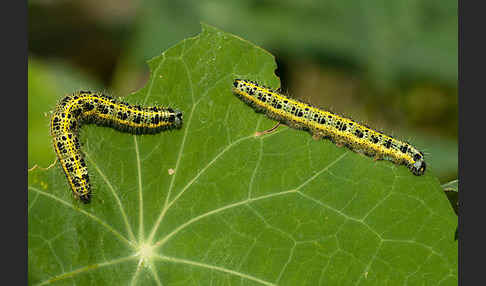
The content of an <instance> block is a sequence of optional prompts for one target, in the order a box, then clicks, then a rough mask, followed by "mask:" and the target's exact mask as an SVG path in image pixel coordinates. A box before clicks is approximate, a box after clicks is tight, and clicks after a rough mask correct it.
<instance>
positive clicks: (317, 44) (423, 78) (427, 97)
mask: <svg viewBox="0 0 486 286" xmlns="http://www.w3.org/2000/svg"><path fill="white" fill-rule="evenodd" d="M28 5H29V24H28V25H29V65H28V77H29V78H28V90H29V91H28V92H29V93H28V94H29V101H28V125H29V131H28V132H29V133H28V134H29V137H28V141H29V142H28V167H29V168H30V167H32V166H34V165H35V164H37V165H39V166H42V167H46V166H47V165H49V164H50V163H51V162H52V161H53V160H54V159H55V154H54V152H53V150H52V147H51V146H50V145H51V143H50V137H49V131H48V116H49V114H48V111H49V110H52V108H53V107H54V105H55V103H56V101H57V100H58V99H59V98H60V97H61V96H63V95H64V94H66V93H70V92H73V91H75V90H79V89H93V90H103V91H106V92H108V93H111V94H112V95H115V96H124V95H127V94H129V93H131V92H133V91H136V90H137V89H139V88H141V87H142V86H144V85H145V83H146V81H147V80H148V78H149V70H148V66H147V65H146V63H145V62H146V61H147V60H148V59H150V58H152V57H154V56H157V55H159V54H160V53H162V52H163V51H164V50H166V49H167V48H169V47H170V46H173V45H175V44H176V43H178V42H179V41H181V40H183V39H184V38H187V37H192V36H194V35H196V34H198V33H199V32H200V22H201V21H202V22H205V23H207V24H210V25H214V26H216V27H218V28H220V29H222V30H225V31H227V32H230V33H233V34H236V35H238V36H240V37H242V38H245V39H247V40H249V41H251V42H253V43H255V44H256V45H259V46H261V47H263V48H265V49H266V50H268V51H269V52H271V53H272V54H274V55H275V57H276V60H277V63H278V66H279V68H278V70H277V71H276V73H277V75H279V76H280V78H281V82H282V87H283V89H284V91H286V92H288V93H289V94H290V95H291V96H293V97H297V98H301V99H304V100H306V101H308V102H311V103H313V104H314V105H317V106H320V107H323V108H327V109H331V110H332V111H334V112H336V113H339V114H343V115H346V116H349V117H352V118H353V119H355V120H357V121H360V122H363V123H366V124H368V125H370V126H373V127H376V128H378V129H381V130H383V131H385V132H386V133H389V134H392V135H394V136H396V137H397V138H399V139H405V140H408V141H409V142H411V143H413V144H414V145H416V146H417V147H418V148H419V149H421V150H423V151H424V152H425V154H426V158H427V161H428V166H430V168H429V170H430V172H432V173H433V174H434V175H436V176H437V177H438V178H439V180H440V181H441V182H442V183H444V182H447V181H450V180H453V179H455V178H457V167H458V165H457V164H458V156H457V153H458V144H457V134H458V115H457V114H458V110H457V79H458V66H457V63H458V56H457V54H458V42H457V39H458V31H457V27H458V22H457V21H458V19H457V1H452V0H440V1H438V0H428V1H418V0H410V1H386V0H368V1H342V0H322V1H317V0H294V1H291V0H279V1H274V0H249V1H246V0H213V1H196V0H187V1H161V0H157V1H155V0H145V1H144V0H133V1H132V0H96V1H95V0H78V1H69V0H31V1H29V2H28Z"/></svg>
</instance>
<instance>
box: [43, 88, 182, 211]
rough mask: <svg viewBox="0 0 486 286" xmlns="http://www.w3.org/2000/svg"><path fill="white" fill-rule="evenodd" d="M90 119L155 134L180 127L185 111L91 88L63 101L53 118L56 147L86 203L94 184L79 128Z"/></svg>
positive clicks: (76, 193) (75, 192)
mask: <svg viewBox="0 0 486 286" xmlns="http://www.w3.org/2000/svg"><path fill="white" fill-rule="evenodd" d="M90 123H92V124H96V125H99V126H106V127H111V128H114V129H115V130H118V131H121V132H127V133H131V134H155V133H158V132H161V131H163V130H168V129H173V128H180V127H181V126H182V112H180V111H178V110H173V109H171V108H163V107H158V106H151V107H141V106H138V105H129V104H128V103H125V102H122V101H119V100H117V99H115V98H112V97H110V96H107V95H104V94H102V93H96V92H91V91H79V92H75V93H73V94H70V95H67V96H65V97H64V98H63V99H62V100H61V101H59V103H58V104H57V105H56V107H55V110H54V112H53V113H52V116H51V120H50V132H51V136H52V141H53V145H54V150H55V152H56V154H57V158H58V159H59V161H60V163H61V167H62V169H63V171H64V174H65V175H66V178H67V180H68V183H69V185H70V187H71V190H72V192H73V195H74V197H75V198H76V199H80V200H81V201H82V202H83V203H89V202H90V199H91V185H90V181H89V175H88V169H87V167H86V162H85V160H84V157H83V154H82V152H81V148H80V143H79V138H78V134H79V132H78V130H79V128H80V127H81V126H82V125H83V124H90Z"/></svg>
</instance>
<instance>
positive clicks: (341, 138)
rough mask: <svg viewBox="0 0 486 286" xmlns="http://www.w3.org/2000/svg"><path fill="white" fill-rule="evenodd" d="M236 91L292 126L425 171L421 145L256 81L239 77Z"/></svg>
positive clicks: (416, 169) (374, 156) (243, 98)
mask: <svg viewBox="0 0 486 286" xmlns="http://www.w3.org/2000/svg"><path fill="white" fill-rule="evenodd" d="M233 92H234V93H235V94H236V95H237V96H238V97H239V98H240V99H242V100H243V101H244V102H246V103H247V104H248V105H250V106H251V107H253V108H254V109H255V111H256V112H261V113H265V114H266V115H267V116H268V117H269V118H271V119H274V120H277V121H279V122H281V123H284V124H287V125H288V126H290V127H292V128H296V129H303V130H307V131H309V132H310V133H311V134H312V135H313V136H315V137H318V138H329V139H331V140H332V141H333V142H335V143H336V144H338V145H344V146H347V147H348V148H350V149H351V150H353V151H355V152H358V153H363V154H365V155H367V156H370V157H373V158H375V159H384V160H389V161H392V162H394V163H396V164H404V165H407V166H408V168H409V169H410V170H411V171H412V173H413V174H415V175H417V176H420V175H423V174H424V172H425V169H426V164H425V161H424V154H423V153H422V152H420V151H419V150H417V148H415V147H414V146H412V145H411V144H409V143H407V142H403V141H400V140H397V139H395V138H393V137H391V136H389V135H385V134H383V133H381V132H379V131H376V130H373V129H371V128H369V127H367V126H365V125H363V124H360V123H357V122H355V121H354V120H352V119H348V118H344V117H341V116H339V115H337V114H334V113H332V112H330V111H325V110H322V109H319V108H317V107H314V106H311V105H309V104H307V103H305V102H302V101H299V100H297V99H292V98H289V97H287V96H285V95H283V94H280V93H278V92H276V91H274V90H272V89H269V88H266V87H264V86H261V85H259V84H257V83H256V82H253V81H248V80H244V79H235V80H234V82H233Z"/></svg>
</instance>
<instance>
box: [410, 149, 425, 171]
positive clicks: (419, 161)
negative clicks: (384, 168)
mask: <svg viewBox="0 0 486 286" xmlns="http://www.w3.org/2000/svg"><path fill="white" fill-rule="evenodd" d="M413 159H414V160H415V163H413V164H411V165H410V166H409V168H410V170H411V171H412V173H413V174H414V175H416V176H421V175H423V174H424V172H425V169H426V166H427V165H426V164H425V161H424V154H423V153H422V152H420V154H419V153H417V154H415V155H414V156H413Z"/></svg>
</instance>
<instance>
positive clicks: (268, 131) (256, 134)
mask: <svg viewBox="0 0 486 286" xmlns="http://www.w3.org/2000/svg"><path fill="white" fill-rule="evenodd" d="M279 126H280V122H278V123H277V124H275V126H273V127H272V128H270V129H267V130H265V131H258V132H255V136H257V137H258V136H262V135H265V134H269V133H272V132H273V131H275V130H276V129H277V128H278V127H279Z"/></svg>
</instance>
